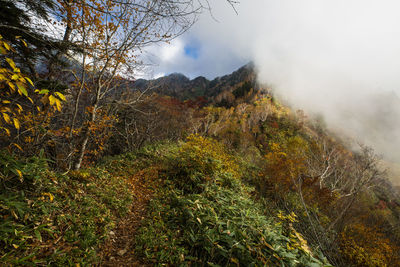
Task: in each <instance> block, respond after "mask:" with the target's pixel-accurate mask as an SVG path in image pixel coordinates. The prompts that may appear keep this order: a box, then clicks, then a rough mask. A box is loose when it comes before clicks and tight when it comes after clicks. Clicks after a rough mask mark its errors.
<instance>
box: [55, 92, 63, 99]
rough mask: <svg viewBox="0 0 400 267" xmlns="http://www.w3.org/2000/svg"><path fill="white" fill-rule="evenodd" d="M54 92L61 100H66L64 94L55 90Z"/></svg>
mask: <svg viewBox="0 0 400 267" xmlns="http://www.w3.org/2000/svg"><path fill="white" fill-rule="evenodd" d="M54 94H55V95H57V96H58V97H59V98H60V99H61V100H63V101H66V99H65V96H64V95H63V94H61V93H60V92H55V93H54Z"/></svg>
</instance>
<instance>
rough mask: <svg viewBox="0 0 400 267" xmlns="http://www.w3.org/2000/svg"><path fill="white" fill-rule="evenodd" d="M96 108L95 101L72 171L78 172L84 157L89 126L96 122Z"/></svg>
mask: <svg viewBox="0 0 400 267" xmlns="http://www.w3.org/2000/svg"><path fill="white" fill-rule="evenodd" d="M97 108H98V101H96V103H95V104H94V105H93V111H92V115H91V117H90V121H89V123H88V125H87V126H86V128H85V131H84V134H83V140H82V143H81V146H80V148H79V152H78V158H77V160H76V162H75V165H74V170H79V169H80V168H81V165H82V161H83V157H84V156H85V152H86V147H87V143H88V141H89V138H90V125H91V124H93V122H94V121H95V120H96V113H97Z"/></svg>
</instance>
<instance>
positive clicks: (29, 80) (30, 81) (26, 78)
mask: <svg viewBox="0 0 400 267" xmlns="http://www.w3.org/2000/svg"><path fill="white" fill-rule="evenodd" d="M25 80H27V81H28V82H29V83H30V84H31V85H32V86H33V82H32V80H31V79H29V78H28V77H25Z"/></svg>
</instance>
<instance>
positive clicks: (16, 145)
mask: <svg viewBox="0 0 400 267" xmlns="http://www.w3.org/2000/svg"><path fill="white" fill-rule="evenodd" d="M12 144H13V145H14V146H15V147H16V148H18V149H19V150H20V151H23V150H22V148H21V147H20V145H18V144H16V143H12ZM17 171H18V170H17ZM21 175H22V174H21Z"/></svg>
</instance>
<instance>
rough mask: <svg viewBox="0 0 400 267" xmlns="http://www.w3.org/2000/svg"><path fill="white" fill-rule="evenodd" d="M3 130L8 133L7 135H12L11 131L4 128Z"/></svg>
mask: <svg viewBox="0 0 400 267" xmlns="http://www.w3.org/2000/svg"><path fill="white" fill-rule="evenodd" d="M3 129H4V131H6V134H7V135H8V136H10V135H11V133H10V130H8V129H7V128H3Z"/></svg>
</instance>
